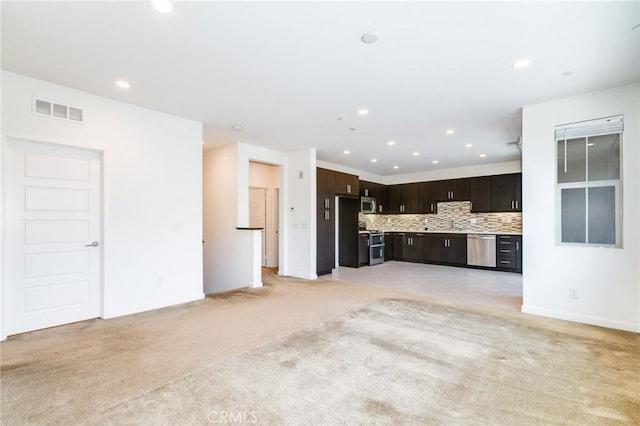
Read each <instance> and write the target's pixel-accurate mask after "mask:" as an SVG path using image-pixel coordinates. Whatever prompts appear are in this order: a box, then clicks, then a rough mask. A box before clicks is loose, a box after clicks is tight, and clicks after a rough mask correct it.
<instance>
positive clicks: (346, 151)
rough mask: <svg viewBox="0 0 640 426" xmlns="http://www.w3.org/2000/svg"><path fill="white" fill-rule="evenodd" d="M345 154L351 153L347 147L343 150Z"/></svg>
mask: <svg viewBox="0 0 640 426" xmlns="http://www.w3.org/2000/svg"><path fill="white" fill-rule="evenodd" d="M342 153H343V154H346V155H349V154H351V151H349V150H348V149H345V150H344V151H342Z"/></svg>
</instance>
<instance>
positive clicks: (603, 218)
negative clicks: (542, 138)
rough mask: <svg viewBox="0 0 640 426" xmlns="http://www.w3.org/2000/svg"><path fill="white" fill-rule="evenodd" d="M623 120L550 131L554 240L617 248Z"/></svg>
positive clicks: (566, 126)
mask: <svg viewBox="0 0 640 426" xmlns="http://www.w3.org/2000/svg"><path fill="white" fill-rule="evenodd" d="M623 131H624V118H623V116H616V117H607V118H602V119H597V120H590V121H584V122H580V123H571V124H566V125H561V126H556V128H555V139H556V149H557V155H556V158H557V180H556V182H557V185H556V199H557V207H558V208H556V211H557V214H558V216H557V220H556V223H557V226H556V229H557V240H558V242H559V243H561V244H585V245H596V246H610V247H621V237H620V236H621V205H622V203H621V199H620V198H621V189H620V185H621V172H620V166H621V152H622V150H621V148H622V134H623Z"/></svg>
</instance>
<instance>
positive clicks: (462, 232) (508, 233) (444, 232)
mask: <svg viewBox="0 0 640 426" xmlns="http://www.w3.org/2000/svg"><path fill="white" fill-rule="evenodd" d="M360 232H369V231H360ZM392 232H396V233H397V232H412V233H417V234H480V235H522V232H496V231H458V230H456V231H430V230H427V231H425V230H422V231H420V230H417V231H416V230H397V231H385V233H386V234H389V233H392Z"/></svg>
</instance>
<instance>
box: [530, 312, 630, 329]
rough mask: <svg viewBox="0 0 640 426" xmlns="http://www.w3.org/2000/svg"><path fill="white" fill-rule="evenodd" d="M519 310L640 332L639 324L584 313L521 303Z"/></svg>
mask: <svg viewBox="0 0 640 426" xmlns="http://www.w3.org/2000/svg"><path fill="white" fill-rule="evenodd" d="M521 311H522V312H523V313H525V314H532V315H539V316H542V317H548V318H555V319H561V320H565V321H572V322H579V323H582V324H589V325H597V326H599V327H606V328H613V329H616V330H623V331H632V332H634V333H640V324H634V323H629V322H623V321H615V320H610V319H606V318H598V317H590V316H586V315H576V314H570V313H567V312H558V311H552V310H550V309H544V308H538V307H536V306H525V305H522V308H521Z"/></svg>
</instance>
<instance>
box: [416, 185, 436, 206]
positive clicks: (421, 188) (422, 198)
mask: <svg viewBox="0 0 640 426" xmlns="http://www.w3.org/2000/svg"><path fill="white" fill-rule="evenodd" d="M433 187H434V185H433V182H420V183H418V203H419V211H418V213H427V214H429V213H433V214H435V213H438V203H436V201H435V199H434V198H433V189H434V188H433Z"/></svg>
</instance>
